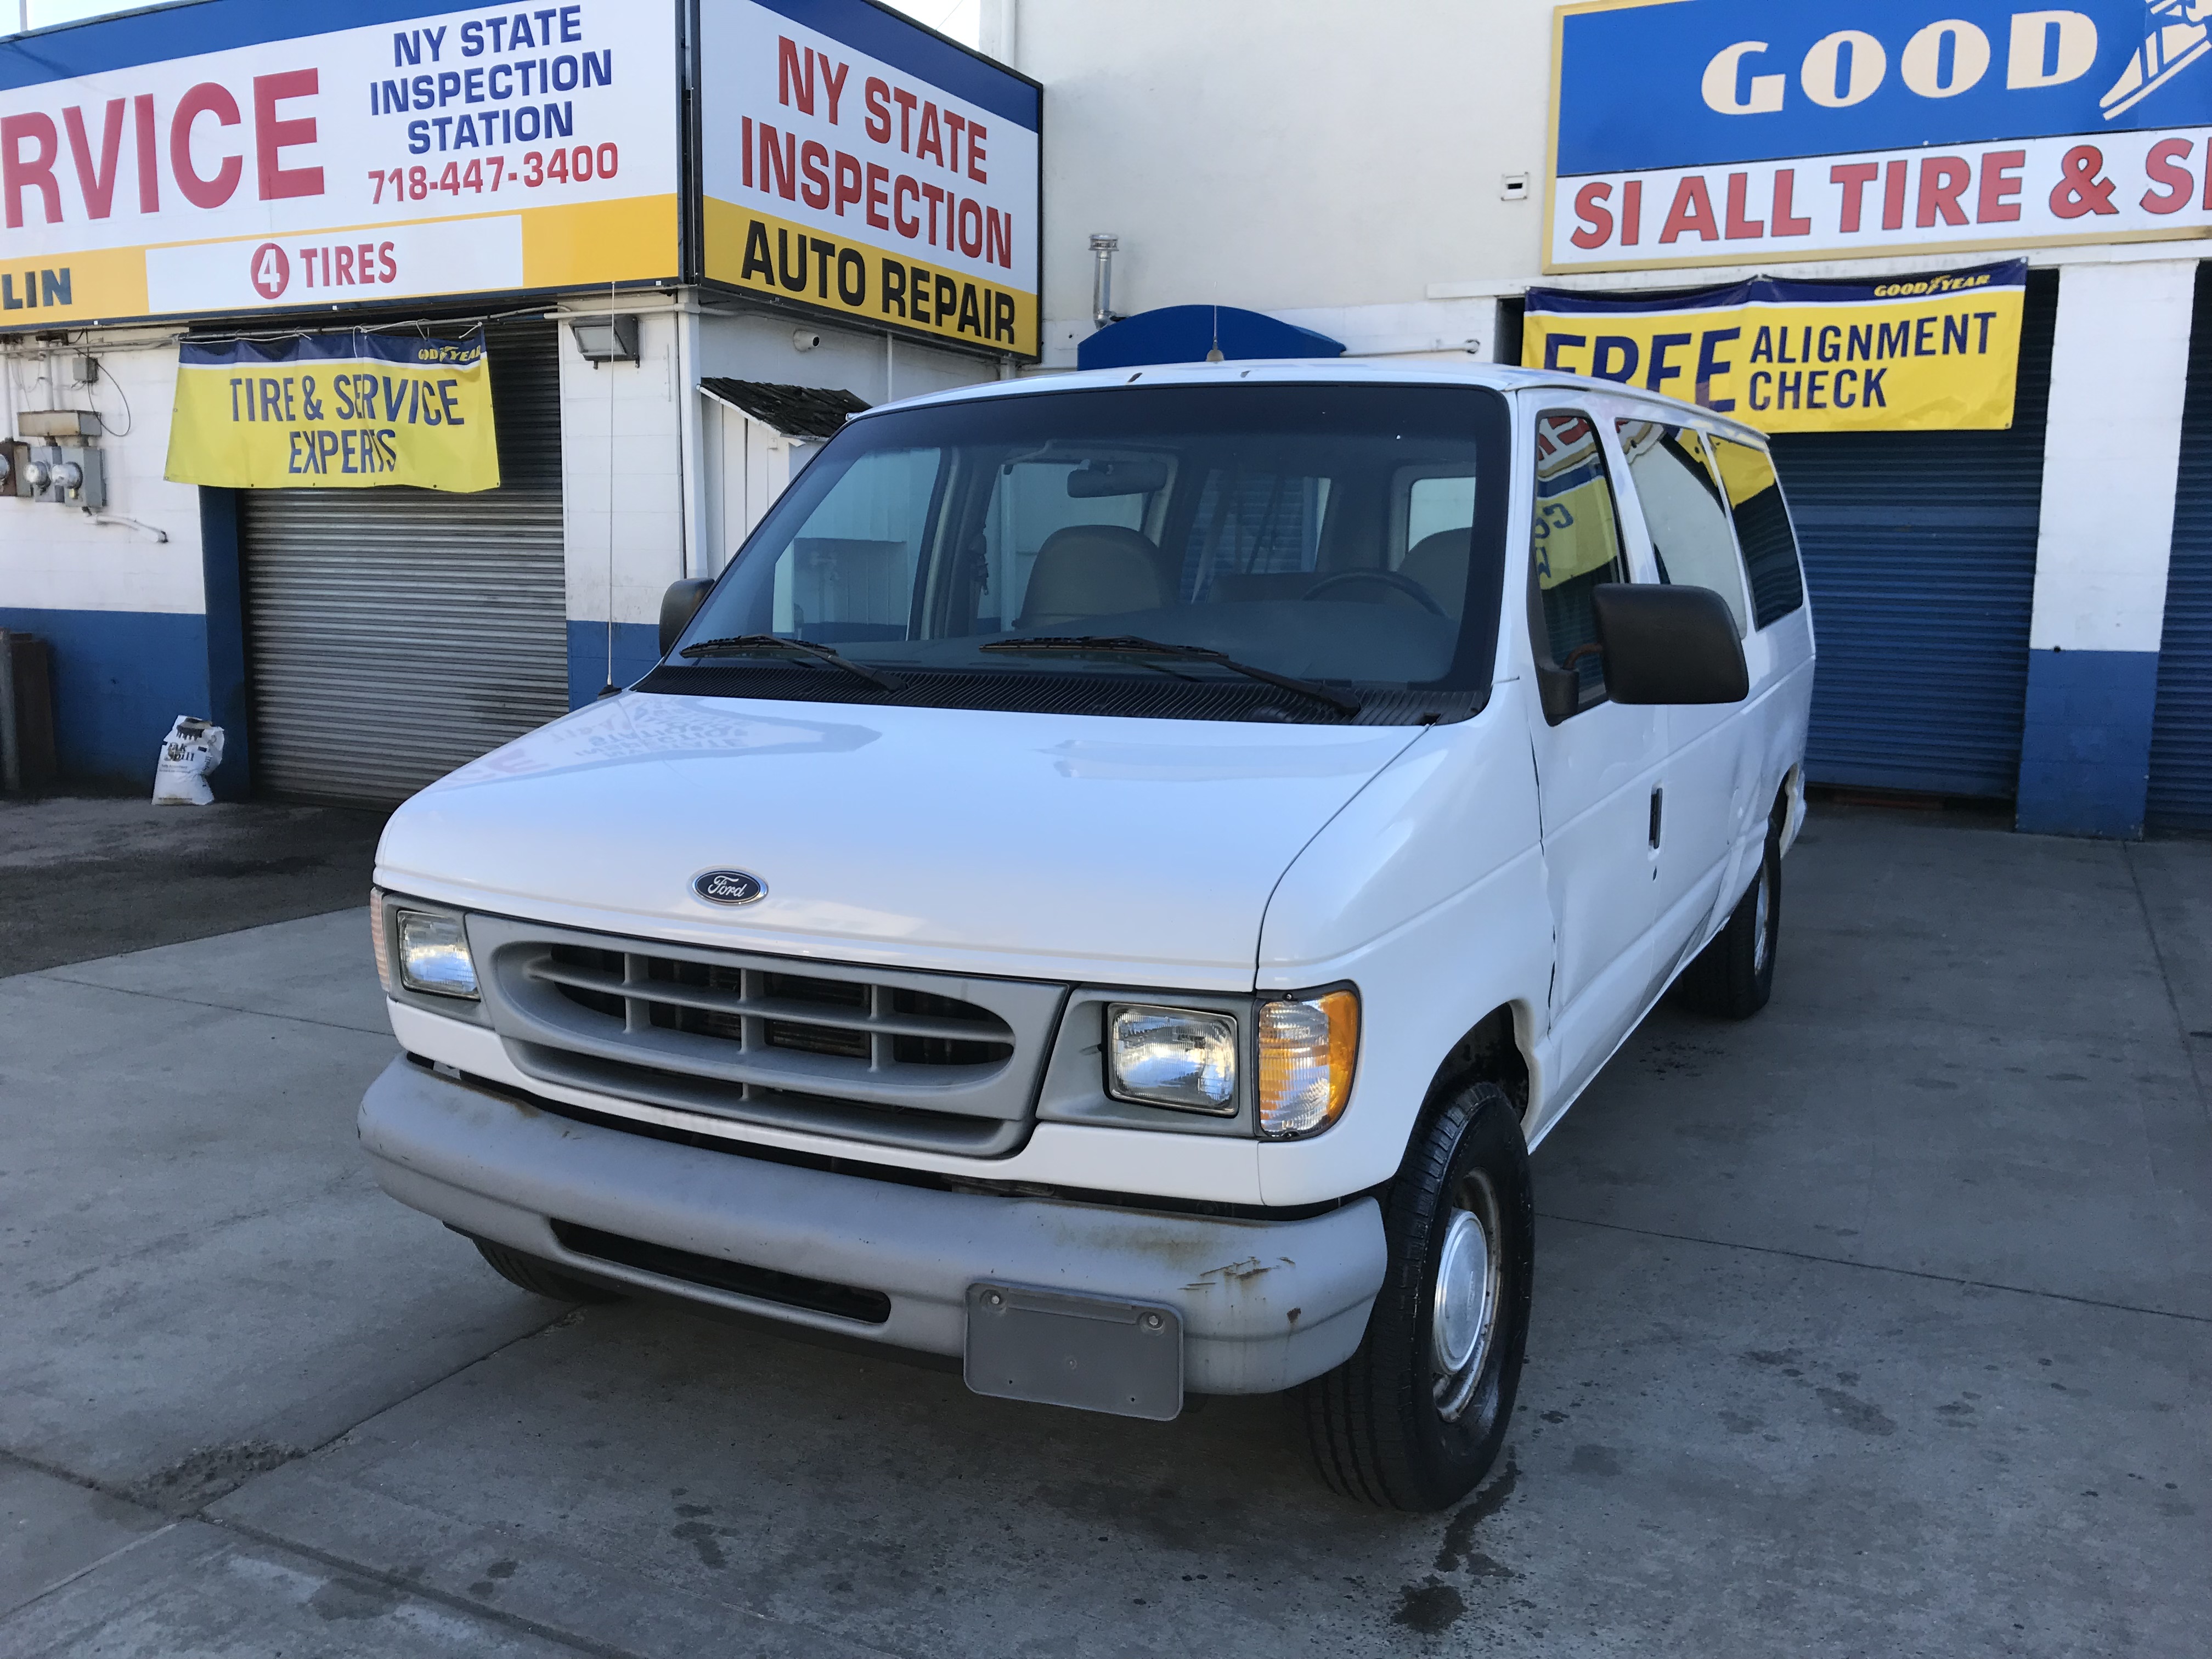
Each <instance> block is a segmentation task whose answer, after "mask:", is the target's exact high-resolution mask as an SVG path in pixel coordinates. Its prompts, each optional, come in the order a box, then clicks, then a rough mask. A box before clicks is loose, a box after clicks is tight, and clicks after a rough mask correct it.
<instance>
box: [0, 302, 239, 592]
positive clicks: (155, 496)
mask: <svg viewBox="0 0 2212 1659" xmlns="http://www.w3.org/2000/svg"><path fill="white" fill-rule="evenodd" d="M83 353H89V354H90V355H92V356H94V357H95V358H97V359H98V361H99V365H100V366H99V369H98V372H97V373H96V374H95V375H94V378H93V380H92V383H91V384H90V385H89V386H88V385H85V384H83V383H82V382H81V381H79V380H76V378H75V377H74V376H73V375H72V374H71V373H70V368H69V365H70V364H71V363H72V362H75V360H76V357H77V356H79V355H81V354H83ZM176 374H177V348H176V345H175V343H174V341H173V331H169V330H160V331H153V330H146V329H138V330H114V331H95V332H93V333H90V334H88V336H86V337H84V339H83V340H82V342H81V343H73V344H71V345H70V347H68V348H67V349H61V348H55V349H53V350H52V353H51V354H50V353H49V350H48V349H47V348H46V346H45V345H43V344H41V343H34V342H29V341H21V342H15V341H11V342H9V343H6V344H5V345H0V434H4V435H14V434H15V432H16V431H17V430H18V427H17V423H16V416H17V415H18V414H19V413H21V411H23V410H34V409H89V410H95V411H97V412H98V413H99V415H100V417H101V419H102V421H103V422H105V423H106V428H107V429H106V431H105V432H103V433H102V435H100V438H99V439H98V440H97V443H96V447H98V448H99V450H100V453H101V458H102V464H103V465H104V466H105V469H106V475H107V504H106V506H105V507H102V508H101V509H100V512H99V513H97V514H88V513H85V512H84V511H82V509H81V508H77V507H64V506H59V505H57V504H55V503H52V502H48V501H26V500H23V499H21V498H20V497H18V496H17V495H15V494H14V493H13V486H12V485H11V486H10V488H9V492H8V493H6V494H0V607H20V608H22V609H27V610H52V611H160V612H167V613H175V614H187V615H189V614H191V613H194V612H197V611H203V610H204V609H205V608H206V601H205V596H204V584H203V580H202V576H201V565H200V507H199V491H198V490H197V489H195V488H194V487H193V486H192V485H191V484H179V483H169V482H168V481H167V479H165V478H163V477H162V476H161V471H162V468H163V467H164V466H165V465H167V459H168V453H169V416H170V410H171V407H172V404H173V398H174V394H175V389H176ZM101 519H105V520H110V522H106V523H101V522H99V521H98V520H101ZM125 519H132V520H138V521H139V523H140V524H141V525H143V526H149V528H138V527H135V526H131V525H129V524H125V523H122V522H120V520H125ZM156 531H159V532H166V533H167V537H168V540H167V542H166V543H164V542H162V541H161V540H160V538H159V537H158V536H157V535H156V534H155V532H156Z"/></svg>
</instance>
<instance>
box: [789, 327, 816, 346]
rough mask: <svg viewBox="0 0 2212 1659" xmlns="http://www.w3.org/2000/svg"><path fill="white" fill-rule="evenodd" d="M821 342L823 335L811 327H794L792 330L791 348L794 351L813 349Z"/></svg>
mask: <svg viewBox="0 0 2212 1659" xmlns="http://www.w3.org/2000/svg"><path fill="white" fill-rule="evenodd" d="M821 343H822V337H821V336H820V335H819V334H817V333H816V332H815V331H813V330H812V329H811V328H794V329H793V330H792V331H791V349H793V351H811V350H813V349H814V348H815V347H817V346H818V345H820V344H821Z"/></svg>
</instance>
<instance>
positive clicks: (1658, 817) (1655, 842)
mask: <svg viewBox="0 0 2212 1659" xmlns="http://www.w3.org/2000/svg"><path fill="white" fill-rule="evenodd" d="M1666 811H1667V792H1666V790H1664V789H1663V788H1662V789H1654V790H1653V791H1652V792H1651V850H1652V851H1653V852H1655V853H1656V852H1657V851H1658V850H1659V831H1660V828H1661V825H1662V823H1663V822H1664V821H1665V817H1666Z"/></svg>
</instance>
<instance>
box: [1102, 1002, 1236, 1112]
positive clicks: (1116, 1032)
mask: <svg viewBox="0 0 2212 1659" xmlns="http://www.w3.org/2000/svg"><path fill="white" fill-rule="evenodd" d="M1106 1080H1107V1085H1108V1086H1107V1092H1109V1094H1111V1095H1113V1096H1114V1097H1115V1098H1116V1099H1119V1100H1134V1101H1141V1102H1142V1103H1145V1104H1146V1105H1147V1106H1170V1107H1173V1108H1174V1109H1176V1110H1177V1111H1182V1112H1206V1113H1208V1114H1210V1115H1213V1116H1216V1117H1233V1116H1235V1115H1236V1114H1237V1021H1236V1019H1235V1018H1234V1017H1233V1016H1231V1015H1229V1014H1212V1013H1206V1012H1203V1011H1201V1010H1199V1009H1195V1008H1154V1007H1151V1006H1146V1005H1144V1004H1141V1003H1124V1002H1117V1003H1109V1005H1108V1006H1107V1009H1106Z"/></svg>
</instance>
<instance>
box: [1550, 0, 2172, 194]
mask: <svg viewBox="0 0 2212 1659" xmlns="http://www.w3.org/2000/svg"><path fill="white" fill-rule="evenodd" d="M1558 67H1559V95H1558V99H1557V100H1556V104H1555V109H1556V112H1557V113H1556V118H1557V120H1558V123H1559V129H1558V140H1559V143H1558V166H1557V173H1558V176H1559V177H1560V178H1563V179H1565V178H1573V177H1577V176H1581V175H1585V174H1594V173H1626V172H1632V171H1638V170H1650V169H1659V168H1669V167H1710V166H1725V165H1728V164H1730V163H1735V162H1756V161H1772V160H1778V159H1781V158H1784V157H1799V156H1822V155H1845V154H1854V153H1864V152H1873V151H1892V150H1904V149H1914V148H1917V147H1920V146H1924V145H1968V144H1976V143H1989V142H1991V141H1995V140H1999V139H2015V138H2018V139H2032V138H2037V137H2054V136H2058V135H2068V134H2096V133H2124V132H2133V131H2152V130H2172V129H2175V128H2183V129H2186V128H2191V127H2204V126H2212V0H2148V3H2145V0H2071V3H2069V4H2068V5H2066V6H2064V7H2062V8H2050V9H2040V8H2037V7H2035V6H2033V4H2022V3H2019V0H2013V3H2007V4H1996V3H1992V0H1852V3H1850V4H1841V5H1838V4H1826V3H1813V4H1807V5H1781V4H1777V3H1775V0H1661V3H1657V4H1653V3H1649V0H1599V3H1595V4H1593V5H1589V6H1585V7H1582V8H1578V9H1566V10H1565V11H1563V12H1562V13H1561V14H1560V15H1559V66H1558Z"/></svg>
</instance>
